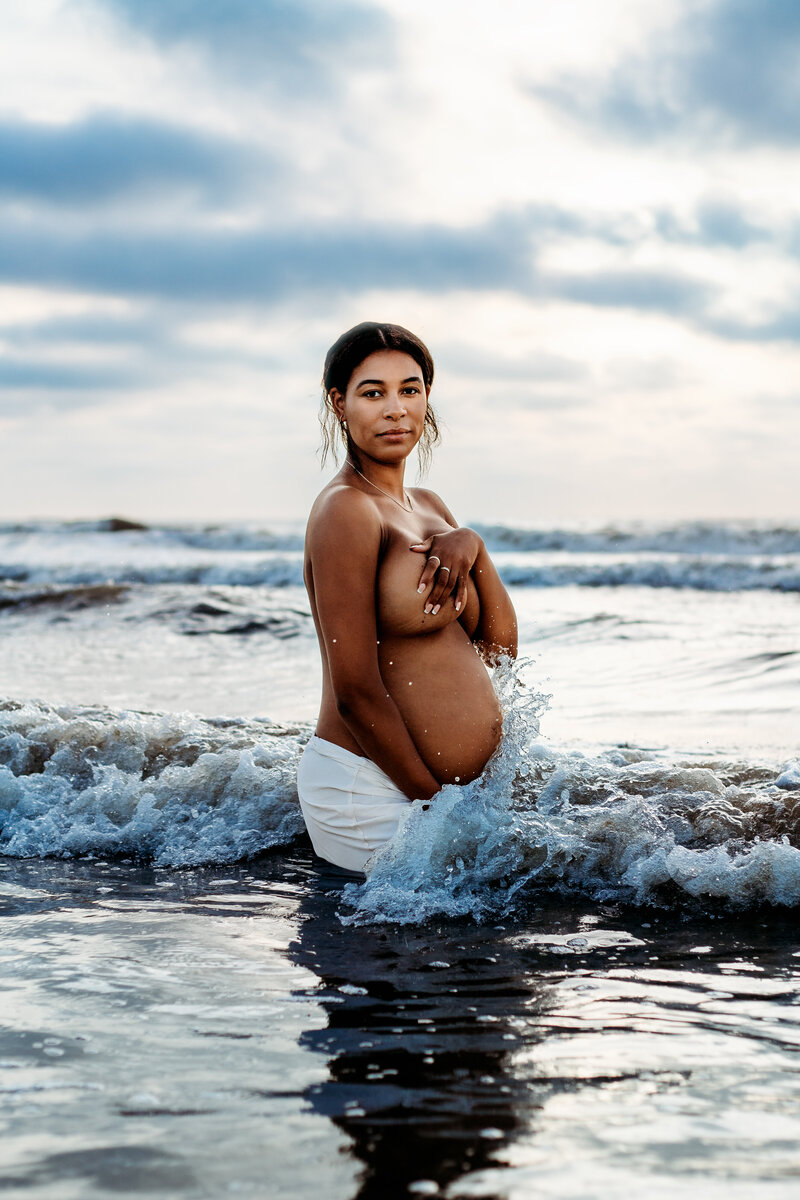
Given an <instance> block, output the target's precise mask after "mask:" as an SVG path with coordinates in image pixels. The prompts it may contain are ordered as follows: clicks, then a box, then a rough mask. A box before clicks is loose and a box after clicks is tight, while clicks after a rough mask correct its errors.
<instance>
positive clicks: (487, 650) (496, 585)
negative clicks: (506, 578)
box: [471, 535, 518, 665]
mask: <svg viewBox="0 0 800 1200" xmlns="http://www.w3.org/2000/svg"><path fill="white" fill-rule="evenodd" d="M476 536H477V535H476ZM471 574H472V580H473V582H474V585H475V588H476V590H477V592H478V599H479V601H480V609H481V616H480V620H479V621H478V625H477V628H476V630H475V632H474V634H473V635H472V640H473V642H475V643H476V644H478V645H479V646H480V648H481V651H482V654H483V656H484V657H485V658H486V659H487V661H488V662H489V663H490V665H494V664H495V663H496V662H497V660H498V659H499V658H500V657H501V655H504V654H508V655H510V657H511V658H516V657H517V644H518V643H517V638H518V634H517V615H516V613H515V612H514V606H513V604H512V603H511V597H510V596H509V594H508V592H507V591H506V589H505V585H504V584H503V582H502V580H501V579H500V576H499V575H498V573H497V568H496V567H495V565H494V563H493V562H492V560H491V558H490V557H489V554H488V551H487V549H486V547H485V545H484V544H483V540H481V543H480V550H479V551H478V555H477V557H476V559H475V563H474V565H473V567H472V572H471Z"/></svg>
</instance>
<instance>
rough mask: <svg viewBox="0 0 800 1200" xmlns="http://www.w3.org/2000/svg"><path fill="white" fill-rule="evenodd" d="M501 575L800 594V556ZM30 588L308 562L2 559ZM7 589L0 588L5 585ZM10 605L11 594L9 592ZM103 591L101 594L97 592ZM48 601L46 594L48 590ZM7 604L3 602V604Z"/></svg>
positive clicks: (510, 580) (500, 556) (298, 576)
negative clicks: (27, 560) (20, 560)
mask: <svg viewBox="0 0 800 1200" xmlns="http://www.w3.org/2000/svg"><path fill="white" fill-rule="evenodd" d="M494 558H495V562H496V564H497V568H498V571H499V573H500V576H501V578H502V579H503V581H504V582H505V583H506V584H509V585H513V586H515V587H530V588H548V587H569V586H573V587H650V588H692V589H696V590H701V591H711V592H736V591H752V590H772V591H782V592H797V591H800V555H795V556H784V557H774V558H768V557H749V558H748V557H746V556H744V555H737V556H735V557H723V556H713V557H712V556H708V557H702V556H699V555H693V554H686V555H679V554H655V553H640V554H635V553H631V554H626V555H624V556H623V555H617V556H616V557H614V556H613V555H612V554H611V553H610V552H606V553H604V554H586V553H581V554H578V553H573V554H558V553H555V554H554V553H547V552H545V551H540V552H535V553H534V552H531V553H529V554H521V553H515V554H509V553H508V552H504V551H495V554H494ZM3 579H5V580H6V582H7V583H8V584H16V585H21V584H24V585H26V586H27V587H28V588H31V587H62V588H70V589H73V590H74V591H75V593H76V594H75V597H74V600H75V602H76V603H77V602H78V595H77V590H78V589H84V593H85V598H86V600H87V602H88V600H89V594H90V591H91V589H93V588H103V587H110V588H113V587H117V588H119V587H121V586H125V585H133V584H140V585H156V584H175V585H178V584H194V585H202V586H205V587H214V586H223V587H224V586H247V587H271V588H285V587H297V588H299V587H302V586H303V560H302V555H301V554H300V553H299V552H295V553H294V554H291V553H285V552H283V553H281V552H274V553H270V554H264V555H252V556H249V557H233V558H228V559H222V558H217V559H215V558H214V556H212V555H209V554H206V555H205V556H201V555H197V556H193V557H191V558H190V559H188V560H187V559H184V560H183V561H180V560H179V559H172V560H171V559H169V558H161V559H158V560H156V561H152V560H150V561H148V559H147V558H146V557H144V556H142V557H140V558H138V559H136V558H130V559H128V560H127V561H126V560H125V558H124V557H123V556H120V557H117V558H115V559H107V560H102V561H99V562H89V561H84V562H81V561H68V560H66V556H64V555H61V556H59V558H58V559H57V560H56V561H53V560H52V559H51V560H50V561H49V562H38V563H35V562H19V561H16V562H15V561H5V562H4V561H3V559H2V547H0V581H1V580H3ZM0 586H1V585H0ZM5 594H6V603H7V604H10V603H11V601H12V599H13V597H12V594H11V591H10V589H8V588H7V589H6V593H5ZM99 595H100V593H98V596H99ZM42 599H43V602H44V600H45V599H46V596H45V595H44V594H43V597H42ZM2 604H3V601H2V599H0V606H2Z"/></svg>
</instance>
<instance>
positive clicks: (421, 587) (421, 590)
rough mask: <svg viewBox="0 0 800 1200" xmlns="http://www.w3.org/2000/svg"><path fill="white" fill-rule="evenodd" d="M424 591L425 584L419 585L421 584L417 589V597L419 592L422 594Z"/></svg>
mask: <svg viewBox="0 0 800 1200" xmlns="http://www.w3.org/2000/svg"><path fill="white" fill-rule="evenodd" d="M424 591H425V584H424V583H421V584H420V585H419V587H418V588H417V595H418V596H419V594H420V593H421V592H424Z"/></svg>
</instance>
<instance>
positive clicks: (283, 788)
mask: <svg viewBox="0 0 800 1200" xmlns="http://www.w3.org/2000/svg"><path fill="white" fill-rule="evenodd" d="M3 708H4V710H5V711H3V712H2V718H3V719H2V726H1V727H0V732H2V733H3V735H4V736H3V737H2V739H0V749H1V750H2V762H3V763H4V765H0V823H1V824H2V833H0V850H1V851H2V853H4V854H8V855H14V856H19V857H32V856H41V855H61V856H80V855H84V854H89V853H102V854H121V853H124V854H135V855H137V856H144V857H147V858H148V859H150V860H152V861H153V862H154V863H157V864H160V865H162V866H186V865H191V864H197V863H204V862H233V861H236V860H237V859H241V858H244V857H248V856H250V855H253V854H256V853H258V852H259V851H261V850H265V849H267V848H268V847H271V846H276V845H286V844H288V843H290V842H291V841H292V840H293V839H294V838H295V837H296V836H297V834H298V833H300V832H301V830H302V827H303V826H302V818H301V816H300V811H299V807H298V805H297V802H296V788H295V775H296V766H297V759H298V756H299V753H300V744H299V742H298V739H297V737H296V736H291V735H287V736H281V735H280V732H279V727H272V729H274V730H275V732H272V733H270V732H268V731H266V730H268V729H269V728H270V727H269V725H268V724H267V726H266V730H265V724H264V723H261V725H260V726H259V723H258V722H250V723H247V722H243V721H239V722H228V723H223V724H219V723H214V722H212V721H203V720H201V719H199V718H197V717H192V716H191V715H188V714H183V715H181V714H176V715H173V714H157V713H154V714H147V713H112V712H109V711H108V710H104V709H58V710H57V709H53V708H50V707H48V706H46V705H39V704H22V705H9V704H6V705H4V706H3Z"/></svg>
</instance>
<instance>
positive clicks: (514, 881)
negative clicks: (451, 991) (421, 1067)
mask: <svg viewBox="0 0 800 1200" xmlns="http://www.w3.org/2000/svg"><path fill="white" fill-rule="evenodd" d="M495 686H496V688H497V690H498V694H499V696H500V699H501V702H502V704H503V707H504V712H505V722H504V739H503V743H502V746H501V747H500V749H499V751H498V753H497V754H496V755H495V757H494V758H493V760H492V761H491V763H490V764H489V766H488V767H487V770H486V771H485V772H484V774H483V776H482V777H481V778H480V779H478V780H476V781H474V782H473V783H471V784H469V785H467V786H465V787H455V786H451V787H445V788H443V789H442V791H441V792H440V794H439V795H438V796H437V797H436V799H435V801H434V803H432V804H431V805H430V807H429V808H428V809H427V810H426V809H423V806H422V804H421V803H415V804H410V805H409V808H408V815H407V818H406V820H405V822H404V824H403V825H402V827H401V828H400V829H399V830H398V833H397V835H396V837H395V838H394V839H393V840H392V842H391V843H389V844H388V845H387V846H385V847H383V848H382V849H381V850H380V851H379V852H378V853H377V854H376V855H375V856H374V857H373V859H372V861H371V863H370V864H369V867H370V869H369V872H368V875H367V878H366V880H365V882H363V883H352V884H348V885H347V886H346V888H345V890H344V904H345V908H344V911H343V914H342V919H343V920H344V921H346V922H350V923H363V922H370V923H372V922H386V921H391V922H400V923H417V922H419V921H423V920H425V919H428V918H431V917H434V916H451V917H455V916H466V915H469V916H472V917H474V918H475V919H476V920H483V919H487V918H489V917H496V916H497V915H498V914H508V913H510V912H513V911H514V910H515V909H516V908H518V907H524V906H525V905H529V904H531V903H536V897H537V895H541V894H542V891H543V890H545V891H552V890H553V889H558V890H560V891H563V892H568V893H580V894H582V895H584V896H590V897H593V898H595V899H598V900H618V901H624V902H627V903H633V904H655V905H663V906H670V907H681V906H684V905H687V904H696V903H700V904H708V903H719V902H722V903H724V904H727V905H730V906H732V907H734V908H749V907H755V906H758V905H762V904H774V905H790V906H794V905H797V904H800V848H798V847H800V759H798V760H792V761H790V762H788V763H783V764H776V763H768V762H754V761H741V762H735V761H729V760H721V759H720V760H717V759H713V758H706V759H692V760H684V759H677V760H676V759H675V758H674V757H673V758H669V757H667V756H659V755H658V754H656V753H653V752H648V751H643V750H636V749H631V748H624V747H621V748H616V749H612V750H608V751H605V752H603V753H600V754H597V755H594V756H588V755H585V754H581V753H579V752H577V751H575V750H568V749H554V748H550V747H547V746H545V745H544V744H542V743H541V742H540V741H538V740H537V738H538V719H539V715H540V713H541V712H542V710H543V708H544V707H545V704H546V697H543V696H542V695H541V694H540V693H538V692H536V691H535V690H533V689H528V688H527V687H526V686H525V685H524V684H523V683H522V680H521V678H520V675H519V671H518V668H514V669H512V668H511V667H509V666H508V665H506V666H505V667H502V668H499V669H498V670H497V671H496V672H495ZM309 733H310V726H309V727H304V728H297V727H286V726H280V725H277V724H275V723H273V722H270V721H267V720H257V719H247V720H245V719H242V718H239V719H223V718H219V719H203V718H199V717H195V716H192V715H190V714H165V713H143V712H114V711H112V710H109V709H105V708H87V707H54V706H50V705H46V704H42V703H33V702H29V703H22V702H18V701H5V702H0V852H2V853H4V854H6V855H12V856H17V857H34V856H45V855H59V856H64V857H73V856H75V857H80V856H86V855H102V856H104V857H106V856H109V855H125V856H133V857H136V858H138V859H144V860H148V861H151V862H153V863H154V864H157V865H160V866H169V867H182V866H192V865H196V864H200V863H226V862H233V861H235V860H237V859H242V858H248V857H252V856H253V855H257V854H259V853H261V852H263V851H265V850H269V849H272V848H278V847H284V846H289V845H291V844H292V843H293V842H294V841H295V840H296V839H297V838H298V837H300V836H301V835H302V834H303V823H302V818H301V815H300V811H299V806H298V804H297V798H296V787H295V775H296V767H297V761H298V758H299V755H300V753H301V750H302V747H303V745H304V743H305V741H306V739H307V737H308V735H309Z"/></svg>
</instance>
